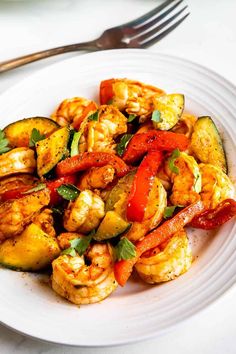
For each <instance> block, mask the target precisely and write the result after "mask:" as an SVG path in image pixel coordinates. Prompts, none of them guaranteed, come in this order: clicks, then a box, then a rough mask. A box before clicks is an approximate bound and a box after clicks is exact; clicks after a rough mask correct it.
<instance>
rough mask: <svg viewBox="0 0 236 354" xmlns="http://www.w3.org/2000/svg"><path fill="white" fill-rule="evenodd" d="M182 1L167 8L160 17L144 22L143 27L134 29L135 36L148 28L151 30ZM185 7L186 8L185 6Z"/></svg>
mask: <svg viewBox="0 0 236 354" xmlns="http://www.w3.org/2000/svg"><path fill="white" fill-rule="evenodd" d="M182 2H183V0H179V1H178V2H177V3H175V4H174V5H173V6H171V7H169V9H167V10H166V11H165V12H163V13H162V14H161V15H159V16H157V17H155V18H154V19H153V20H151V21H149V22H146V23H145V24H144V25H141V26H140V27H136V28H135V34H139V33H142V32H144V31H146V30H147V29H148V28H151V27H152V26H154V25H155V24H156V23H158V22H160V21H161V20H162V19H164V18H165V17H166V16H167V15H168V14H169V13H170V12H172V11H173V10H174V9H175V8H176V7H178V6H179V5H180V4H181V3H182ZM186 7H187V6H186Z"/></svg>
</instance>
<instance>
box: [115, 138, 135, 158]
mask: <svg viewBox="0 0 236 354" xmlns="http://www.w3.org/2000/svg"><path fill="white" fill-rule="evenodd" d="M132 136H133V134H125V135H123V136H122V138H121V139H120V142H119V144H117V146H116V152H117V154H118V155H119V156H122V155H123V152H124V150H125V148H126V146H127V145H128V143H129V141H130V139H131V138H132Z"/></svg>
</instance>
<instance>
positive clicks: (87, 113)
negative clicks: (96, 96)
mask: <svg viewBox="0 0 236 354" xmlns="http://www.w3.org/2000/svg"><path fill="white" fill-rule="evenodd" d="M96 111H97V105H96V103H95V102H90V103H89V104H88V106H87V107H85V109H84V111H83V113H82V114H81V116H80V117H79V118H78V119H76V120H75V121H74V122H73V124H72V126H73V128H74V129H76V130H79V128H80V124H81V123H82V122H83V120H84V119H86V118H87V117H89V116H90V115H91V114H93V113H95V112H96Z"/></svg>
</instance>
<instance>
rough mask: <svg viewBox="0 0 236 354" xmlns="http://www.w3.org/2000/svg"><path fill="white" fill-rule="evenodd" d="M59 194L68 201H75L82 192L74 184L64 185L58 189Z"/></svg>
mask: <svg viewBox="0 0 236 354" xmlns="http://www.w3.org/2000/svg"><path fill="white" fill-rule="evenodd" d="M57 192H58V194H59V195H60V196H61V197H62V198H64V199H66V200H75V199H76V198H77V197H78V195H79V194H80V190H79V189H78V188H77V187H76V186H74V185H73V184H62V185H61V186H60V187H58V188H57Z"/></svg>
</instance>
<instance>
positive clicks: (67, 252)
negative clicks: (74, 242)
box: [61, 247, 76, 257]
mask: <svg viewBox="0 0 236 354" xmlns="http://www.w3.org/2000/svg"><path fill="white" fill-rule="evenodd" d="M61 254H69V255H70V256H72V257H75V256H76V252H75V249H74V248H72V247H69V248H67V249H65V250H63V251H62V252H61Z"/></svg>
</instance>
